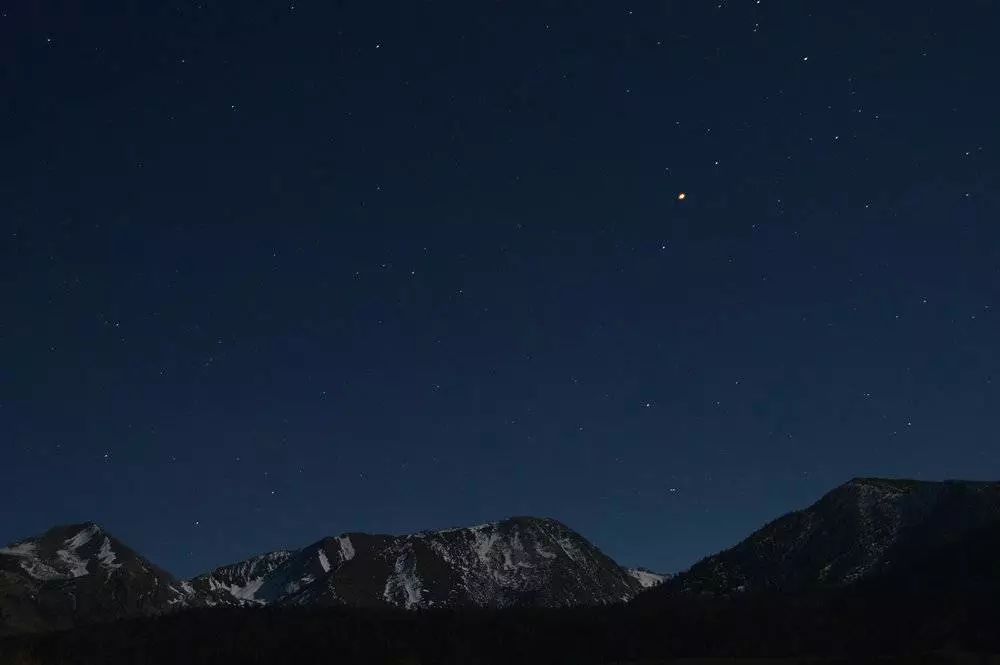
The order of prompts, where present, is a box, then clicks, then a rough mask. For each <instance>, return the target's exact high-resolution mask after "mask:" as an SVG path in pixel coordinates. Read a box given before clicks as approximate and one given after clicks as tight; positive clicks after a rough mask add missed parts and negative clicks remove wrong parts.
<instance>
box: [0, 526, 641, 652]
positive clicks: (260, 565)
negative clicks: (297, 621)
mask: <svg viewBox="0 0 1000 665" xmlns="http://www.w3.org/2000/svg"><path fill="white" fill-rule="evenodd" d="M658 578H659V577H658V576H656V575H655V574H652V573H648V572H645V571H643V572H642V573H639V572H637V571H628V570H626V569H624V568H621V567H620V566H618V564H616V563H615V562H614V561H612V560H611V559H610V558H608V557H607V556H605V555H604V554H602V553H601V552H600V551H599V550H598V549H597V548H596V547H594V546H593V545H592V544H591V543H589V542H588V541H587V540H586V539H584V538H583V537H582V536H580V535H579V534H577V533H576V532H574V531H572V530H571V529H569V528H568V527H566V526H565V525H563V524H561V523H560V522H557V521H556V520H552V519H542V518H534V517H515V518H511V519H508V520H504V521H501V522H493V523H490V524H482V525H479V526H474V527H468V528H457V529H446V530H443V531H428V532H423V533H417V534H411V535H403V536H387V535H371V534H364V533H349V534H342V535H340V536H336V537H331V538H324V539H322V540H320V541H318V542H316V543H313V544H312V545H309V546H307V547H304V548H302V549H300V550H295V551H279V552H272V553H268V554H262V555H259V556H255V557H253V558H251V559H248V560H246V561H242V562H239V563H235V564H232V565H229V566H223V567H221V568H217V569H215V570H213V571H212V572H210V573H207V574H205V575H200V576H198V577H195V578H194V579H191V580H187V581H180V580H175V579H174V578H173V577H171V576H170V575H169V574H167V573H166V572H164V571H162V570H160V569H159V568H157V567H156V566H154V565H153V564H151V563H150V562H149V561H147V560H146V559H144V558H143V557H141V556H139V555H138V554H136V553H135V552H134V551H132V550H131V549H130V548H128V547H127V546H125V545H124V544H122V543H121V542H119V541H118V540H116V539H115V538H114V537H113V536H111V535H110V534H108V533H107V532H105V531H104V530H103V529H102V528H101V527H99V526H98V525H96V524H93V523H86V524H75V525H69V526H61V527H56V528H53V529H51V530H49V531H47V532H46V533H44V534H42V535H41V536H37V537H34V538H29V539H26V540H22V541H19V542H16V543H13V544H12V545H9V546H8V547H4V548H0V633H4V632H15V631H20V630H31V629H42V628H46V629H48V628H62V627H69V626H73V625H76V624H79V623H81V622H87V621H94V620H105V619H115V618H121V617H127V616H135V615H141V614H152V613H160V612H166V611H171V610H177V609H183V608H185V607H206V606H207V607H212V606H227V605H228V606H246V605H270V604H280V605H299V606H307V605H314V604H320V605H331V604H332V605H349V606H362V607H400V608H408V609H416V608H429V607H511V606H532V607H558V606H569V605H599V604H607V603H617V602H623V601H627V600H629V599H631V598H632V597H633V596H635V595H636V594H637V593H638V592H639V591H641V590H642V589H643V588H644V586H647V585H649V584H653V583H655V582H656V580H657V579H658Z"/></svg>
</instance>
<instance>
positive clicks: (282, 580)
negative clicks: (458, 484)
mask: <svg viewBox="0 0 1000 665" xmlns="http://www.w3.org/2000/svg"><path fill="white" fill-rule="evenodd" d="M651 537H658V536H657V534H651ZM996 542H1000V483H993V482H967V481H946V482H925V481H913V480H888V479H873V478H859V479H855V480H852V481H850V482H848V483H846V484H844V485H841V486H839V487H837V488H835V489H834V490H832V491H830V492H829V493H827V494H826V495H824V496H823V497H822V498H820V499H819V500H818V501H817V502H816V503H814V504H813V505H811V506H809V507H807V508H805V509H803V510H799V511H795V512H792V513H789V514H787V515H785V516H782V517H780V518H778V519H776V520H774V521H773V522H770V523H769V524H766V525H765V526H763V527H762V528H761V529H759V530H758V531H756V532H754V533H752V534H751V535H750V536H749V537H748V538H746V539H745V540H743V541H742V542H740V543H737V544H736V545H734V546H733V547H732V548H730V549H728V550H725V551H723V552H720V553H718V554H715V555H712V556H709V557H706V558H705V559H703V560H702V561H700V562H698V563H696V564H695V565H694V566H692V567H691V568H690V569H689V570H687V571H684V572H681V573H679V574H677V575H660V574H657V573H652V572H650V571H647V570H644V569H628V568H624V567H622V566H620V565H618V564H617V563H616V562H614V561H613V560H612V559H611V558H609V557H607V556H606V555H604V554H603V553H602V552H600V550H598V549H597V548H596V547H595V546H594V545H592V544H591V543H590V542H588V541H587V540H586V539H585V538H583V537H582V536H581V535H579V534H578V533H576V532H575V531H573V530H571V529H570V528H568V527H567V526H565V525H563V524H562V523H560V522H558V521H556V520H553V519H548V518H536V517H515V518H510V519H506V520H503V521H499V522H494V523H490V524H483V525H479V526H473V527H465V528H455V529H445V530H441V531H428V532H421V533H416V534H410V535H402V536H389V535H372V534H365V533H345V534H341V535H339V536H335V537H328V538H323V539H321V540H319V541H317V542H315V543H313V544H311V545H308V546H306V547H303V548H301V549H298V550H292V551H276V552H270V553H266V554H261V555H259V556H255V557H252V558H250V559H247V560H245V561H241V562H238V563H234V564H231V565H228V566H223V567H220V568H217V569H215V570H213V571H211V572H208V573H205V574H203V575H199V576H197V577H195V578H193V579H190V580H177V579H175V578H174V577H172V576H171V575H170V574H169V573H167V572H165V571H163V570H161V569H160V568H158V567H156V566H155V565H153V564H152V563H150V562H149V561H148V560H146V559H144V558H143V557H142V556H140V555H139V554H137V553H136V552H134V551H133V550H132V549H130V548H129V547H128V546H127V545H125V544H124V543H121V542H120V541H118V540H117V539H115V538H114V537H113V536H112V535H110V534H109V533H107V532H106V531H105V530H104V529H102V528H101V527H100V526H98V525H96V524H93V523H86V524H78V525H71V526H61V527H56V528H53V529H50V530H49V531H47V532H46V533H44V534H42V535H41V536H38V537H35V538H29V539H26V540H22V541H19V542H17V543H14V544H12V545H10V546H8V547H6V548H3V549H0V633H14V632H24V631H37V630H45V629H51V628H67V627H72V626H75V625H80V624H83V623H87V622H91V621H102V620H107V619H115V618H120V617H130V616H144V615H158V614H162V613H167V612H172V611H175V610H185V609H190V610H199V608H227V607H228V608H242V607H253V606H271V607H287V608H296V607H297V608H302V607H368V608H405V609H430V608H497V609H500V608H526V607H539V608H554V607H569V606H597V607H606V606H611V605H621V604H624V603H628V605H629V606H634V607H640V608H659V607H670V606H673V607H676V606H677V603H678V602H680V603H684V602H689V601H691V600H696V601H698V602H700V601H701V600H702V599H739V598H745V597H754V596H755V595H759V594H768V593H770V594H783V595H784V596H788V597H791V596H795V597H802V596H803V595H805V596H807V597H808V596H809V595H810V594H813V597H816V598H820V597H822V598H826V597H827V596H825V595H822V594H828V593H830V592H837V593H839V592H841V591H844V590H848V591H849V592H850V593H854V591H853V590H856V589H860V590H866V589H868V590H870V589H882V590H883V591H886V590H889V591H887V593H892V594H911V595H914V597H918V596H919V597H923V596H921V594H923V595H924V596H926V594H927V593H929V590H930V589H932V588H933V589H935V590H937V592H947V593H952V594H953V595H954V593H958V594H961V593H966V592H967V591H968V590H970V589H975V590H977V591H976V592H977V593H980V591H981V590H982V589H993V588H995V589H996V590H997V591H998V592H1000V584H998V581H1000V566H998V565H997V564H995V563H993V561H994V560H995V557H993V554H992V550H991V549H990V548H991V547H992V545H989V544H991V543H992V544H995V543H996ZM991 585H992V586H991ZM865 593H867V591H865ZM205 611H211V610H205Z"/></svg>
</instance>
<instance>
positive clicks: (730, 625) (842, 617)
mask: <svg viewBox="0 0 1000 665" xmlns="http://www.w3.org/2000/svg"><path fill="white" fill-rule="evenodd" d="M882 593H883V590H882V589H877V590H871V591H868V592H867V593H851V594H834V595H830V596H825V597H820V596H815V595H813V596H809V597H805V598H794V599H793V598H788V597H776V596H763V595H762V596H754V597H746V598H741V599H739V600H738V601H717V600H713V601H704V602H697V603H696V602H692V601H690V600H684V601H681V602H678V603H676V604H671V603H664V604H662V606H658V607H637V606H617V607H607V608H600V609H582V608H581V609H562V610H554V609H534V610H471V611H470V610H441V611H418V612H406V611H399V610H360V609H344V608H341V609H333V608H331V609H320V608H309V609H291V608H280V609H279V608H257V609H249V608H247V609H240V608H216V609H197V610H189V611H185V612H180V613H176V614H171V615H167V616H163V617H158V618H140V619H129V620H122V621H118V622H113V623H105V624H97V625H93V626H89V627H82V628H77V629H74V630H71V631H63V632H55V633H46V634H35V635H20V636H15V637H10V638H7V639H6V640H4V641H3V642H0V654H2V655H0V663H4V664H7V663H17V664H18V665H49V664H56V663H58V664H60V665H71V664H77V663H79V664H81V665H82V664H84V663H86V664H88V665H91V664H93V665H97V664H107V665H118V664H125V663H129V664H136V665H140V664H143V665H145V664H148V665H168V664H170V665H174V664H177V665H181V664H183V665H188V664H197V663H314V662H322V663H352V664H353V663H359V664H360V663H365V664H383V663H384V664H397V665H403V664H407V665H417V664H431V663H434V664H441V665H452V664H453V665H494V664H495V665H511V664H515V663H516V664H527V663H552V664H561V663H566V664H574V665H586V664H594V665H606V664H609V663H648V664H650V665H651V664H653V663H664V662H676V660H677V659H684V660H681V661H680V662H691V663H694V662H703V663H710V662H727V660H725V659H727V658H733V657H752V658H758V659H765V660H759V661H757V662H772V661H771V659H782V660H781V661H779V662H842V663H849V662H850V663H853V662H886V663H910V662H915V663H916V662H919V663H991V662H1000V660H997V659H991V658H990V657H988V656H980V655H976V654H989V653H1000V630H998V626H1000V611H998V603H997V600H996V596H995V595H993V594H992V593H989V592H988V590H986V589H984V592H983V593H981V594H980V593H969V594H965V593H963V594H962V595H961V596H956V595H952V594H949V593H934V594H921V595H920V596H917V595H915V594H910V593H907V592H905V591H899V590H898V589H896V590H894V592H893V595H891V596H885V595H881V594H882ZM960 654H965V655H960ZM705 658H722V659H723V660H704V659H705ZM689 659H701V660H689Z"/></svg>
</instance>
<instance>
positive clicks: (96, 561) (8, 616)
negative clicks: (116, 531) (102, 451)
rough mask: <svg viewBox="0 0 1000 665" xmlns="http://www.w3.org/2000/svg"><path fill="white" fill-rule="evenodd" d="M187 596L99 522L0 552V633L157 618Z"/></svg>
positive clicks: (58, 529) (54, 531)
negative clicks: (94, 621) (127, 618)
mask: <svg viewBox="0 0 1000 665" xmlns="http://www.w3.org/2000/svg"><path fill="white" fill-rule="evenodd" d="M184 597H185V596H184V593H183V592H182V591H181V590H180V589H179V588H178V585H177V584H176V582H175V581H174V579H173V578H172V577H171V576H170V575H169V574H167V573H166V572H164V571H162V570H160V569H159V568H157V567H156V566H154V565H153V564H152V563H150V562H149V561H147V560H146V559H144V558H143V557H141V556H139V555H138V554H136V553H135V552H133V551H132V550H131V549H130V548H129V547H127V546H126V545H124V544H123V543H121V542H119V541H118V540H116V539H115V538H114V537H113V536H111V535H110V534H108V533H106V532H105V531H104V530H103V529H101V527H99V526H98V525H96V524H93V523H85V524H73V525H68V526H60V527H55V528H53V529H50V530H49V531H47V532H45V533H44V534H42V535H41V536H37V537H35V538H29V539H26V540H22V541H19V542H17V543H14V544H12V545H9V546H8V547H4V548H0V632H3V631H4V630H5V629H6V630H10V628H11V627H12V626H13V627H22V628H32V627H40V626H44V627H62V626H69V625H73V624H74V623H75V622H76V621H77V620H78V619H105V618H117V617H120V616H127V615H134V614H144V613H153V612H158V611H161V610H162V609H164V608H165V607H169V606H170V605H171V604H176V603H182V602H183V600H184Z"/></svg>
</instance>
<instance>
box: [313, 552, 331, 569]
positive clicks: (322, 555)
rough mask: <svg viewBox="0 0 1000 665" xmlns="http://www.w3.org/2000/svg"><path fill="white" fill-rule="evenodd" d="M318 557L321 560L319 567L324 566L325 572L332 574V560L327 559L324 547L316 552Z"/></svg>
mask: <svg viewBox="0 0 1000 665" xmlns="http://www.w3.org/2000/svg"><path fill="white" fill-rule="evenodd" d="M316 556H317V557H318V558H319V565H320V566H322V568H323V572H324V573H328V572H330V560H329V559H328V558H326V552H325V551H324V550H323V548H322V547H321V548H319V550H318V551H317V552H316Z"/></svg>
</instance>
